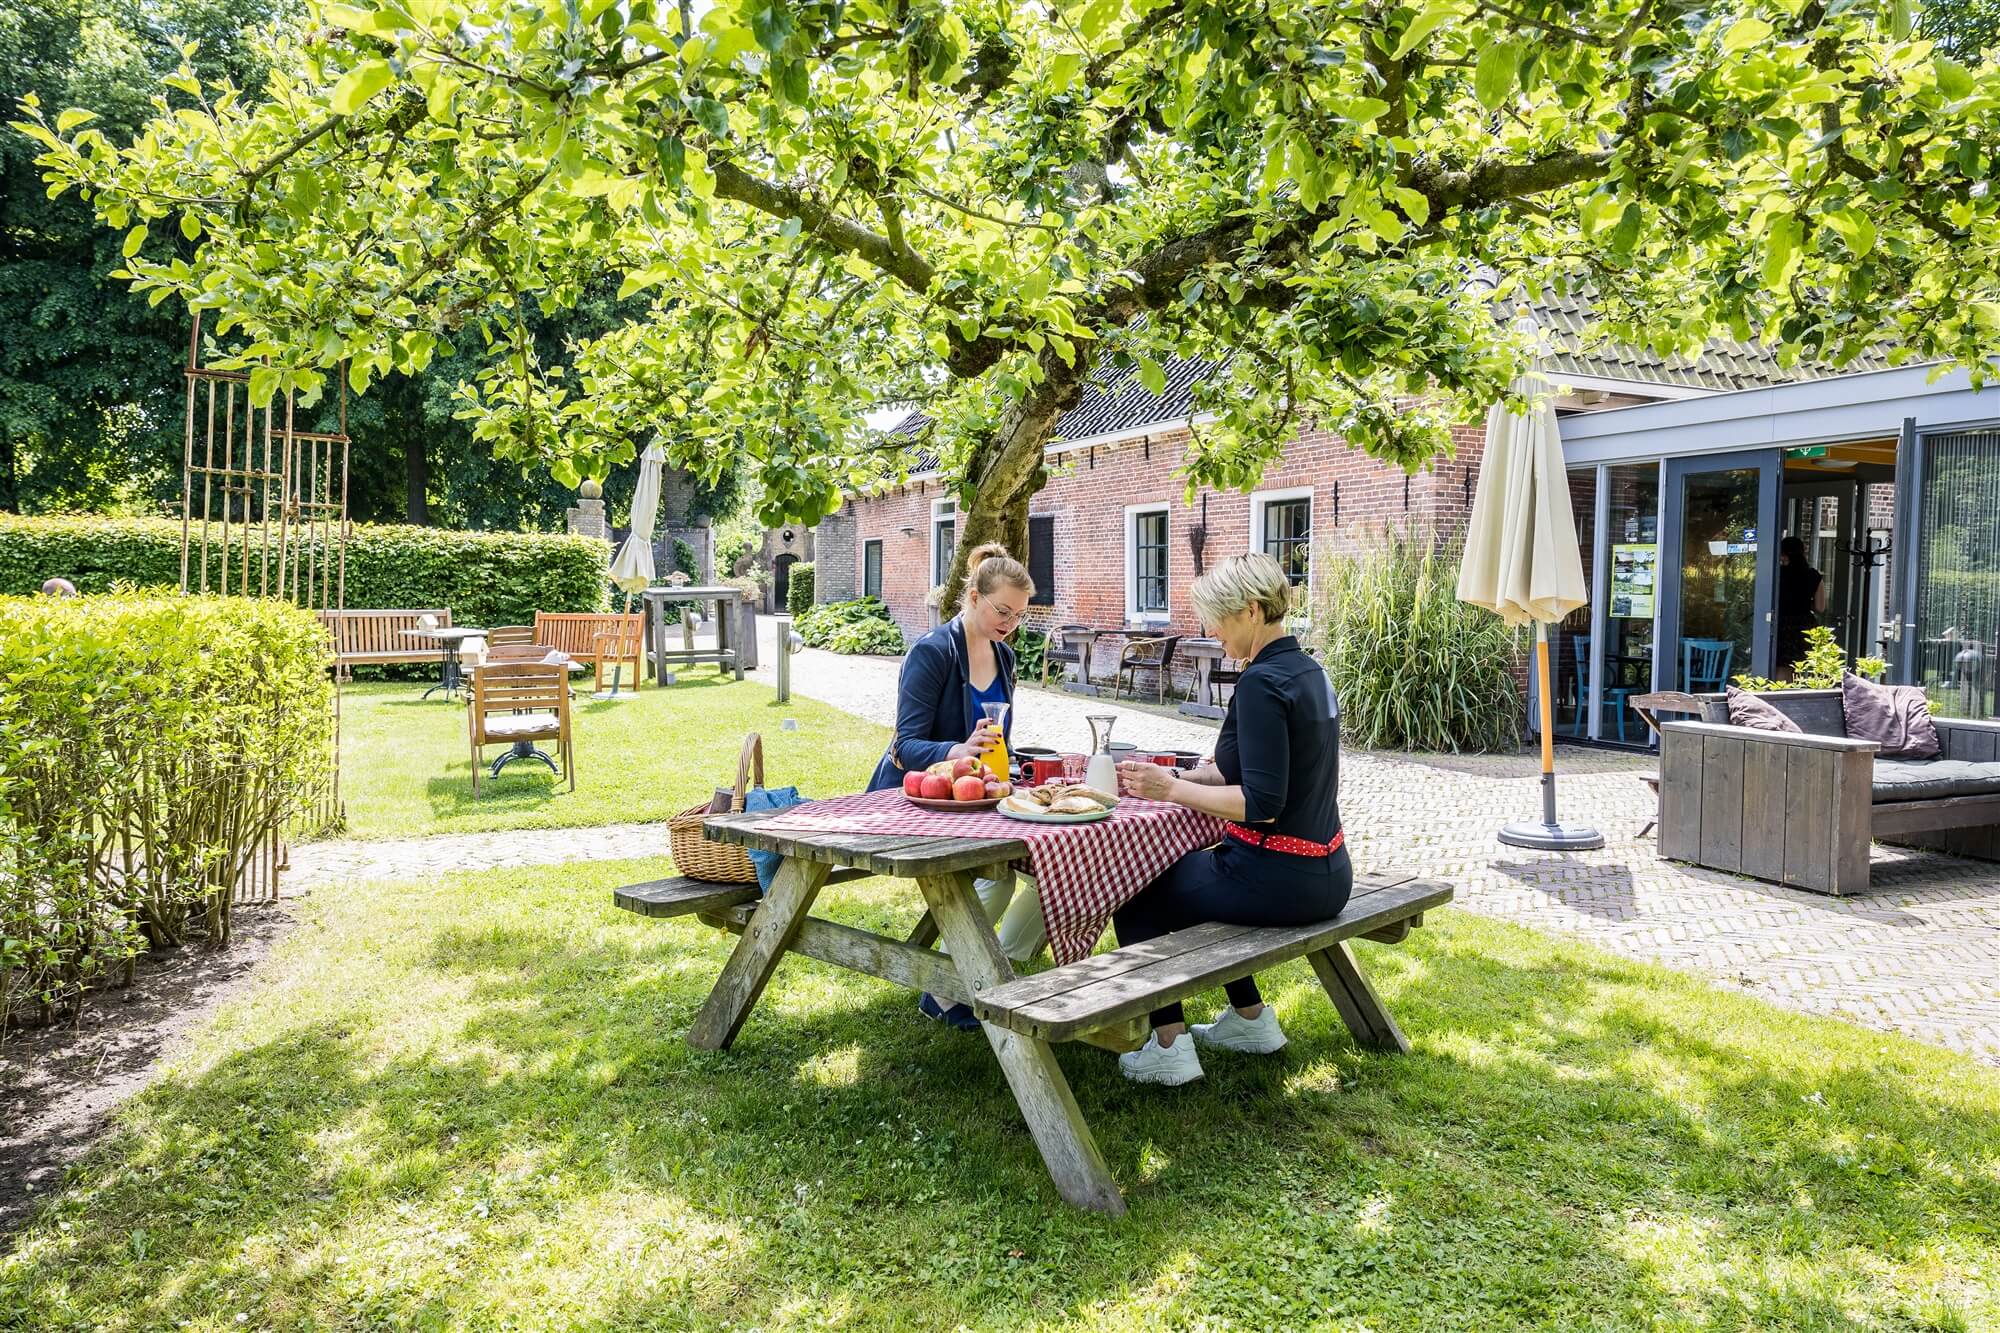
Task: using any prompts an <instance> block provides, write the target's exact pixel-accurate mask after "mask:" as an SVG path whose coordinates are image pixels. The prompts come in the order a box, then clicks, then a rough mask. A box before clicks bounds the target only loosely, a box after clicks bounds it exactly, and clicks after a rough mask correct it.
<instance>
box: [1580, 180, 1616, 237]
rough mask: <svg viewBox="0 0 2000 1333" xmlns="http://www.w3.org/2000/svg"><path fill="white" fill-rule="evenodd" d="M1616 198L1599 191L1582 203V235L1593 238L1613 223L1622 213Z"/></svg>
mask: <svg viewBox="0 0 2000 1333" xmlns="http://www.w3.org/2000/svg"><path fill="white" fill-rule="evenodd" d="M1624 207H1625V206H1624V205H1623V204H1622V203H1620V202H1619V201H1618V196H1617V195H1615V194H1611V193H1609V192H1607V191H1601V190H1600V191H1599V192H1598V193H1596V194H1593V195H1591V196H1590V198H1588V199H1586V200H1584V201H1583V217H1582V222H1583V234H1584V235H1585V236H1595V235H1597V233H1599V232H1601V231H1603V230H1604V229H1605V228H1606V227H1608V226H1610V225H1611V224H1612V223H1613V222H1615V221H1617V220H1618V217H1619V214H1620V213H1622V212H1623V211H1624Z"/></svg>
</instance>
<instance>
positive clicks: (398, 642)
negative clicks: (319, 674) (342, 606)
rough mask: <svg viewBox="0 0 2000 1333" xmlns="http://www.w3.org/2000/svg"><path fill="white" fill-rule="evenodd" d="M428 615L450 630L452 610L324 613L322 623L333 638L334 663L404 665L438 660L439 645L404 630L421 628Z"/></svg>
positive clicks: (448, 608) (440, 627)
mask: <svg viewBox="0 0 2000 1333" xmlns="http://www.w3.org/2000/svg"><path fill="white" fill-rule="evenodd" d="M425 616H436V617H437V627H438V628H439V629H450V628H451V608H450V607H444V606H441V607H437V608H435V609H432V610H428V611H322V612H320V613H319V618H320V623H321V624H323V625H325V626H326V627H327V630H328V632H329V633H331V634H332V635H333V658H334V664H335V665H336V666H341V667H351V666H401V665H404V664H407V663H412V662H414V663H418V664H423V663H432V662H436V661H437V660H438V645H437V644H436V643H434V642H432V641H430V640H428V639H416V638H411V637H410V636H409V635H407V634H405V633H404V632H403V631H404V630H412V629H422V628H423V625H422V623H421V622H422V620H423V618H424V617H425Z"/></svg>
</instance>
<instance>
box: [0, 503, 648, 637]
mask: <svg viewBox="0 0 2000 1333" xmlns="http://www.w3.org/2000/svg"><path fill="white" fill-rule="evenodd" d="M231 536H232V538H233V539H237V538H239V533H238V532H232V534H231ZM180 541H181V527H180V523H179V522H178V521H177V520H171V519H126V518H103V517H99V516H94V515H83V516H71V517H55V518H15V517H12V516H6V515H0V595H4V594H16V595H20V594H28V593H33V592H36V591H38V590H39V589H40V588H41V586H42V581H43V580H44V579H48V578H54V577H61V578H66V579H68V580H69V581H70V582H72V583H74V584H75V585H76V586H77V589H78V591H80V592H86V593H89V592H104V591H108V590H110V589H111V588H112V587H113V586H114V585H118V584H129V585H132V586H135V587H140V588H146V587H175V588H177V587H179V586H180V577H181V555H180V549H181V548H180ZM231 546H232V547H235V546H236V541H235V540H232V542H231ZM254 549H255V548H253V550H254ZM209 552H210V555H209V558H210V559H211V560H212V561H219V560H220V559H221V557H222V540H221V530H220V527H219V526H217V527H212V528H211V530H210V541H209ZM252 560H253V563H254V560H255V556H254V555H253V557H252ZM609 560H610V551H609V548H607V547H606V545H605V543H603V542H601V541H599V540H597V539H596V538H594V537H571V536H566V535H561V534H552V533H538V532H455V531H450V530H446V529H439V528H415V527H400V526H393V525H389V524H366V523H362V524H356V525H355V526H354V527H353V529H352V536H350V537H349V538H348V542H347V596H346V604H347V606H348V607H349V608H350V609H352V610H366V609H374V610H396V609H402V608H427V607H439V606H441V607H449V608H451V615H452V619H453V620H454V621H456V622H458V623H459V624H462V625H519V624H526V623H527V622H529V621H531V620H533V619H534V618H535V612H536V611H538V610H539V611H601V610H604V609H606V608H607V607H608V606H609V605H610V603H609V585H608V584H607V583H606V581H605V567H606V565H607V564H608V563H609ZM231 591H235V589H234V588H232V589H231Z"/></svg>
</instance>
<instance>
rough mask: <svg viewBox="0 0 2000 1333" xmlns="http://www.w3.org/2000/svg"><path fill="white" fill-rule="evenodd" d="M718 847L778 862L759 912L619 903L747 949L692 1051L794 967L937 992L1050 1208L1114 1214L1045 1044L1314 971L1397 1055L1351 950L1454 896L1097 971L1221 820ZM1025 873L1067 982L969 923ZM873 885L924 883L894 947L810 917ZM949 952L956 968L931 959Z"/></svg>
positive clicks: (853, 822) (1171, 815)
mask: <svg viewBox="0 0 2000 1333" xmlns="http://www.w3.org/2000/svg"><path fill="white" fill-rule="evenodd" d="M704 827H705V829H706V831H707V833H708V835H709V836H710V837H711V838H714V839H717V840H719V841H723V842H733V843H738V844H740V845H743V846H746V847H750V848H753V849H760V850H765V851H774V852H778V853H781V854H782V855H783V856H784V857H785V860H784V862H783V863H782V866H781V868H780V869H779V871H778V874H777V876H776V878H775V879H774V880H773V881H772V884H771V890H770V892H769V894H767V895H765V896H764V897H762V898H761V899H760V898H759V897H758V895H757V890H756V888H755V886H737V885H727V884H707V883H702V882H700V881H696V880H690V879H679V878H676V879H666V880H656V881H653V882H650V883H647V884H637V885H631V886H629V887H626V888H622V889H619V890H616V891H615V893H614V901H615V902H616V903H617V905H618V906H619V907H622V908H624V909H626V910H628V911H632V912H637V913H639V914H641V915H645V916H653V917H672V916H681V915H690V914H692V915H695V916H697V917H698V919H700V920H701V921H703V922H705V923H706V924H708V925H711V926H715V927H718V928H720V929H723V930H727V931H731V932H733V933H736V934H738V935H740V936H741V937H742V938H741V940H740V941H739V942H738V944H737V946H736V949H735V951H734V952H733V953H732V954H731V955H730V957H729V960H728V962H727V963H725V964H724V966H723V969H722V972H721V974H720V975H719V976H718V977H717V979H716V982H715V986H714V989H713V990H712V991H711V992H710V993H709V996H708V1000H707V1002H706V1003H704V1004H703V1006H702V1009H701V1012H700V1014H699V1015H698V1016H697V1017H696V1018H695V1021H694V1025H693V1027H692V1028H691V1029H690V1030H689V1032H688V1037H687V1040H688V1043H689V1045H691V1046H694V1047H696V1048H698V1049H701V1050H722V1049H726V1048H727V1047H728V1046H729V1045H730V1044H731V1043H732V1042H733V1041H735V1039H736V1037H737V1034H738V1033H740V1032H741V1031H742V1028H743V1024H744V1022H745V1021H746V1020H747V1019H748V1018H749V1016H750V1011H751V1010H752V1009H753V1008H755V1007H756V1004H757V1000H758V998H759V997H760V996H761V995H762V994H763V991H764V987H765V986H766V984H768V983H769V981H770V979H771V977H772V974H773V973H774V972H775V971H776V970H777V967H778V964H779V963H780V962H781V961H782V960H783V959H784V957H785V956H786V955H787V954H800V955H803V956H805V957H808V958H813V959H817V960H818V961H820V962H823V963H829V964H832V965H833V966H835V967H842V968H846V969H848V970H850V971H855V972H861V973H865V974H866V975H869V976H873V977H879V978H881V979H883V980H885V981H892V982H895V983H897V984H898V985H902V986H906V987H908V988H910V989H912V990H921V991H929V992H930V993H931V994H932V995H934V996H936V997H937V999H938V1000H939V1001H940V1002H941V1003H945V1004H955V1003H965V1004H970V1005H971V1006H972V1007H973V1011H974V1013H975V1014H977V1015H978V1017H979V1019H980V1023H981V1027H982V1029H983V1030H984V1032H985V1034H986V1039H987V1042H988V1043H989V1044H990V1045H991V1046H992V1048H993V1055H994V1058H995V1059H996V1060H997V1061H998V1062H999V1064H1000V1068H1001V1071H1002V1073H1003V1074H1004V1075H1005V1076H1006V1079H1007V1083H1008V1085H1009V1087H1010V1088H1011V1089H1012V1091H1013V1094H1014V1100H1015V1102H1016V1104H1017V1105H1018V1106H1019V1107H1020V1109H1021V1115H1022V1117H1023V1118H1024V1119H1025V1120H1026V1121H1027V1124H1028V1129H1029V1131H1030V1133H1031V1134H1032V1135H1033V1137H1034V1140H1035V1145H1036V1147H1037V1148H1038V1149H1039V1150H1040V1152H1041V1154H1042V1160H1043V1161H1044V1162H1045V1163H1046V1164H1047V1166H1048V1170H1049V1174H1050V1176H1051V1177H1052V1179H1053V1180H1054V1183H1055V1186H1056V1189H1057V1191H1058V1192H1059V1193H1060V1194H1061V1195H1062V1197H1063V1198H1064V1199H1066V1200H1068V1201H1069V1202H1070V1203H1072V1204H1075V1205H1077V1206H1079V1207H1083V1208H1088V1209H1092V1210H1094V1211H1097V1212H1102V1213H1110V1214H1114V1215H1115V1214H1120V1213H1123V1212H1124V1210H1125V1203H1124V1198H1123V1196H1122V1195H1121V1194H1120V1193H1119V1190H1118V1186H1117V1184H1116V1182H1115V1181H1113V1179H1112V1177H1111V1172H1110V1170H1109V1168H1108V1167H1107V1166H1106V1165H1105V1161H1104V1156H1103V1154H1102V1153H1101V1152H1100V1151H1099V1149H1098V1146H1097V1141H1096V1139H1095V1137H1094V1136H1093V1135H1092V1133H1091V1130H1090V1126H1089V1125H1088V1124H1087V1123H1086V1122H1085V1121H1084V1118H1083V1113H1082V1111H1081V1110H1079V1109H1078V1107H1077V1103H1076V1098H1075V1096H1074V1095H1073V1094H1072V1093H1071V1091H1070V1087H1069V1082H1068V1080H1067V1079H1066V1078H1065V1077H1064V1075H1063V1072H1062V1068H1061V1066H1060V1065H1058V1064H1057V1063H1056V1059H1055V1054H1054V1051H1053V1049H1052V1047H1051V1043H1052V1042H1056V1041H1083V1042H1087V1043H1090V1044H1092V1045H1096V1046H1101V1047H1104V1048H1106V1049H1109V1050H1114V1051H1122V1050H1131V1049H1134V1048H1136V1047H1137V1046H1138V1045H1139V1044H1140V1043H1141V1042H1142V1041H1143V1040H1144V1038H1145V1035H1146V1016H1147V1015H1148V1014H1149V1013H1150V1012H1151V1011H1152V1010H1153V1009H1155V1008H1157V1007H1159V1006H1160V1005H1163V1004H1166V1003H1168V1002H1169V1001H1171V1000H1175V999H1180V998H1183V997H1184V996H1187V995H1189V994H1192V993H1195V992H1198V991H1201V990H1204V989H1207V988H1210V987H1213V986H1216V985H1218V984H1220V983H1221V982H1223V981H1225V980H1228V979H1229V978H1232V977H1237V976H1242V975H1244V974H1245V973H1248V972H1253V971H1256V970H1258V969H1259V968H1263V967H1269V966H1272V965H1274V964H1276V963H1281V962H1286V961H1289V960H1291V959H1293V958H1299V957H1305V958H1307V959H1309V960H1310V961H1311V964H1312V966H1313V969H1314V971H1315V973H1316V974H1317V976H1318V978H1319V980H1320V982H1321V984H1322V985H1323V986H1324V987H1325V989H1326V991H1327V994H1328V995H1329V997H1330V998H1331V999H1332V1000H1333V1003H1334V1005H1335V1007H1336V1008H1337V1009H1338V1010H1339V1012H1340V1015H1341V1017H1342V1019H1343V1020H1345V1022H1346V1024H1347V1026H1348V1028H1349V1030H1350V1031H1352V1032H1353V1034H1354V1036H1355V1039H1356V1040H1357V1041H1359V1042H1360V1043H1361V1044H1362V1045H1364V1046H1368V1047H1370V1048H1373V1049H1378V1050H1389V1051H1407V1050H1408V1049H1409V1044H1408V1042H1407V1041H1406V1040H1405V1039H1404V1037H1403V1034H1402V1032H1401V1031H1400V1030H1399V1029H1398V1028H1397V1026H1396V1024H1395V1021H1394V1020H1393V1019H1391V1018H1390V1016H1389V1014H1388V1011H1387V1010H1386V1009H1384V1008H1383V1006H1382V1003H1381V1001H1380V999H1379V998H1378V997H1377V996H1376V994H1375V991H1374V989H1373V988H1372V987H1371V986H1370V985H1369V983H1368V981H1367V978H1366V977H1364V976H1363V975H1362V974H1361V971H1360V968H1359V966H1358V965H1357V963H1356V962H1355V959H1354V956H1353V954H1352V953H1351V952H1350V951H1349V950H1348V948H1347V945H1346V943H1345V941H1346V940H1348V939H1351V938H1355V937H1362V938H1369V939H1378V940H1383V941H1386V942H1391V943H1393V942H1395V941H1398V940H1401V939H1402V938H1403V937H1404V936H1406V935H1407V934H1408V933H1409V931H1410V929H1411V928H1412V927H1413V926H1416V925H1421V924H1422V922H1423V913H1424V911H1425V910H1426V909H1427V908H1430V907H1434V906H1438V905H1440V904H1442V903H1444V902H1447V901H1449V900H1450V898H1451V893H1452V891H1451V889H1450V888H1449V887H1447V886H1444V885H1440V884H1432V883H1424V882H1420V881H1415V880H1412V879H1410V878H1408V877H1406V876H1396V875H1373V876H1359V877H1357V879H1356V883H1355V892H1354V896H1353V898H1352V899H1351V900H1350V901H1349V904H1348V907H1347V910H1346V911H1344V912H1342V913H1341V915H1340V916H1339V917H1338V918H1337V919H1335V920H1333V921H1325V922H1318V923H1314V924H1312V925H1309V926H1300V927H1281V928H1256V927H1246V926H1225V925H1220V924H1209V925H1204V926H1197V927H1195V928H1193V929H1191V930H1183V931H1178V932H1176V933H1174V934H1172V935H1167V936H1163V937H1161V938H1158V939H1154V940H1149V941H1146V942H1145V943H1143V944H1136V945H1132V946H1129V947H1126V948H1121V949H1117V950H1114V951H1112V952H1109V953H1104V954H1098V955H1095V956H1092V955H1091V954H1090V948H1091V946H1092V944H1094V942H1095V941H1096V939H1097V936H1098V934H1099V933H1100V932H1101V931H1102V929H1103V927H1104V925H1105V923H1106V922H1107V921H1108V919H1109V917H1110V914H1111V912H1112V910H1113V909H1114V908H1116V907H1117V906H1119V905H1121V904H1122V903H1123V902H1124V901H1126V900H1127V899H1129V898H1130V897H1132V895H1134V894H1135V893H1137V892H1138V891H1139V890H1140V889H1141V888H1143V887H1144V886H1145V884H1146V883H1147V882H1148V881H1150V880H1151V879H1152V878H1153V877H1154V876H1155V875H1157V874H1158V873H1159V871H1160V870H1161V869H1163V868H1164V867H1165V866H1166V865H1168V864H1171V863H1172V862H1173V861H1174V860H1176V859H1178V858H1179V857H1180V856H1181V855H1183V854H1184V853H1185V852H1187V851H1190V850H1192V849H1194V848H1195V847H1199V846H1205V845H1207V843H1209V842H1211V841H1213V840H1214V837H1215V835H1216V832H1217V827H1218V826H1217V824H1216V821H1214V820H1212V819H1210V818H1209V817H1207V816H1205V815H1200V814H1197V813H1195V812H1193V811H1191V810H1188V809H1186V808H1185V807H1182V806H1178V805H1169V804H1165V803H1161V802H1153V801H1141V800H1136V799H1132V798H1127V799H1126V800H1124V801H1122V802H1121V803H1120V805H1119V807H1118V810H1117V812H1116V813H1115V814H1114V815H1113V816H1112V817H1111V818H1110V819H1107V820H1103V821H1100V822H1097V823H1093V824H1084V825H1046V824H1022V823H1017V822H1015V821H1011V820H1007V819H1005V818H1004V817H1003V816H1000V815H998V814H995V813H990V812H989V813H933V812H930V811H925V810H920V809H918V808H916V807H914V806H911V805H909V804H908V803H907V802H904V801H903V800H902V797H901V793H900V792H894V791H890V792H876V793H870V794H868V795H865V796H855V797H842V798H839V799H837V800H833V801H823V802H814V803H810V804H808V805H804V806H796V807H793V808H792V809H790V810H785V811H779V812H775V813H774V812H770V811H753V812H743V813H736V814H722V815H712V816H710V817H709V818H708V820H707V821H706V822H705V824H704ZM1019 865H1026V866H1028V867H1030V868H1032V869H1033V870H1034V872H1035V874H1036V878H1037V882H1038V883H1037V887H1038V888H1039V890H1040V892H1041V898H1042V905H1043V912H1044V915H1045V917H1046V918H1047V921H1048V925H1049V941H1050V949H1051V951H1052V952H1053V953H1054V955H1055V958H1056V961H1057V963H1058V966H1057V967H1055V968H1053V969H1051V970H1048V971H1044V972H1040V973H1036V974H1033V975H1030V976H1026V977H1022V976H1018V975H1017V974H1016V973H1015V971H1014V967H1013V964H1012V963H1011V962H1010V961H1009V959H1008V958H1007V955H1006V954H1005V952H1003V951H1002V949H1001V947H1000V941H999V938H998V936H997V935H996V934H995V933H994V929H993V926H992V925H991V924H990V923H989V922H988V921H987V919H986V916H985V914H984V913H983V912H982V911H981V910H980V908H979V900H978V897H977V895H976V893H975V891H974V889H973V880H974V879H975V878H999V877H1002V876H1006V875H1010V874H1012V873H1014V868H1015V867H1016V866H1019ZM869 875H884V876H889V877H892V878H897V879H907V880H912V881H914V882H915V884H916V887H917V890H918V892H919V893H920V894H921V896H922V900H923V903H924V906H925V909H926V910H925V912H924V914H923V916H922V917H921V918H920V920H919V921H918V923H917V925H916V928H915V929H914V930H913V931H912V932H911V933H910V934H909V935H908V936H907V937H905V938H902V939H898V938H895V937H894V936H890V935H884V934H878V933H875V932H872V931H866V930H860V929H856V928H855V927H852V926H848V925H844V924H841V923H839V922H835V921H829V920H825V919H823V918H820V917H815V916H813V915H812V907H813V903H814V901H815V900H816V899H817V897H818V896H819V892H820V890H821V889H823V888H824V887H826V886H827V885H828V884H830V883H834V882H838V881H841V880H847V879H855V878H863V877H866V876H869ZM940 936H941V937H942V938H943V940H944V943H945V945H946V946H947V947H948V948H949V949H950V953H949V954H943V953H939V952H937V951H935V950H934V949H933V948H932V945H933V944H934V943H935V942H936V941H937V940H938V938H939V937H940Z"/></svg>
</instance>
